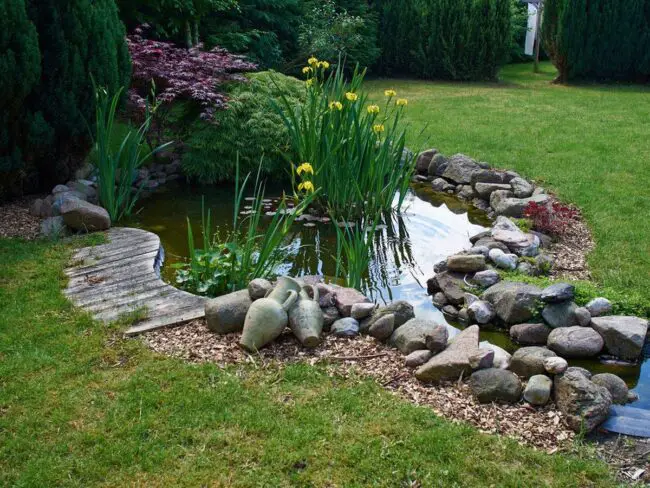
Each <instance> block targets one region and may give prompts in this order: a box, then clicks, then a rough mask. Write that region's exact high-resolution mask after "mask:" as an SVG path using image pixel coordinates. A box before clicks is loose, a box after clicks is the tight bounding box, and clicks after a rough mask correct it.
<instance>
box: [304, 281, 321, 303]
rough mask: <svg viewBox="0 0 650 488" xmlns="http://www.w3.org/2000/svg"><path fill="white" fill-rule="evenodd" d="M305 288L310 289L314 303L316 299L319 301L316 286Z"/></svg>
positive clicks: (306, 286)
mask: <svg viewBox="0 0 650 488" xmlns="http://www.w3.org/2000/svg"><path fill="white" fill-rule="evenodd" d="M305 288H311V292H312V295H313V300H314V301H315V302H317V301H318V299H319V295H318V287H316V286H314V285H305Z"/></svg>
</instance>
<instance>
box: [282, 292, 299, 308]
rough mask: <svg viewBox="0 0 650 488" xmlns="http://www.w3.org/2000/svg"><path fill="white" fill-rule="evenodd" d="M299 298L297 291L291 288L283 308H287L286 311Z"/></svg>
mask: <svg viewBox="0 0 650 488" xmlns="http://www.w3.org/2000/svg"><path fill="white" fill-rule="evenodd" d="M297 299H298V294H297V293H296V291H295V290H289V296H288V297H287V299H286V300H285V301H284V303H283V304H282V308H283V309H284V310H285V312H286V311H288V310H289V309H290V308H291V307H292V306H293V304H294V303H296V300H297Z"/></svg>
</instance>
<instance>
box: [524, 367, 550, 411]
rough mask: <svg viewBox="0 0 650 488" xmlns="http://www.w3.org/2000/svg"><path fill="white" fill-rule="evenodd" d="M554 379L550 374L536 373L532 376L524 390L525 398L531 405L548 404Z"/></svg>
mask: <svg viewBox="0 0 650 488" xmlns="http://www.w3.org/2000/svg"><path fill="white" fill-rule="evenodd" d="M551 388H553V381H552V380H551V378H549V377H548V376H545V375H543V374H536V375H535V376H531V377H530V379H529V380H528V384H527V385H526V389H525V390H524V400H526V401H527V402H528V403H530V404H531V405H538V406H542V405H546V404H547V403H548V401H549V400H550V398H551Z"/></svg>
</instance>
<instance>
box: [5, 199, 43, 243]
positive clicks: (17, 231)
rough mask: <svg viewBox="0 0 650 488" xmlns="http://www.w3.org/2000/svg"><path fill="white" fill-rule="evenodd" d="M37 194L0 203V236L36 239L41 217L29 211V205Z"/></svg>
mask: <svg viewBox="0 0 650 488" xmlns="http://www.w3.org/2000/svg"><path fill="white" fill-rule="evenodd" d="M36 198H38V197H37V196H31V197H24V198H21V199H20V200H14V201H13V202H9V203H6V204H4V205H0V238H7V237H19V238H22V239H29V240H32V239H36V238H37V237H38V236H39V233H40V229H41V219H40V218H39V217H35V216H33V215H31V214H30V213H29V207H30V205H31V204H32V202H33V201H34V200H35V199H36Z"/></svg>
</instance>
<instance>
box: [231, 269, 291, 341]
mask: <svg viewBox="0 0 650 488" xmlns="http://www.w3.org/2000/svg"><path fill="white" fill-rule="evenodd" d="M298 291H300V284H299V283H298V282H297V281H295V280H293V279H292V278H286V277H282V278H280V279H279V280H278V284H277V285H276V287H275V288H274V289H273V290H271V292H270V293H269V294H268V296H266V297H265V298H260V299H259V300H256V301H254V302H253V304H252V305H251V307H250V308H249V309H248V313H247V314H246V319H245V320H244V330H243V332H242V335H241V339H240V340H239V345H240V346H241V347H243V348H244V349H246V350H247V351H257V350H259V349H261V348H263V347H264V346H266V345H267V344H268V343H269V342H271V341H273V340H275V339H277V338H278V336H279V335H280V334H281V333H282V331H283V330H284V328H285V327H286V326H287V324H288V323H289V316H288V315H287V311H288V310H289V309H290V308H291V307H292V306H293V304H294V303H295V302H296V300H297V299H298Z"/></svg>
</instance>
